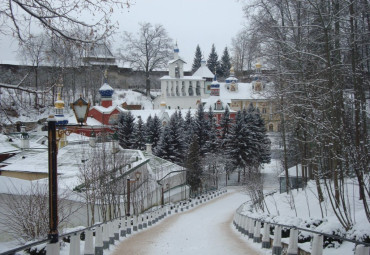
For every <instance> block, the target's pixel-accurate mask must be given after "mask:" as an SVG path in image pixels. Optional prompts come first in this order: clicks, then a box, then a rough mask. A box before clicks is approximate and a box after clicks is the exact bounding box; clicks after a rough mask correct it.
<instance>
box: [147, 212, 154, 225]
mask: <svg viewBox="0 0 370 255" xmlns="http://www.w3.org/2000/svg"><path fill="white" fill-rule="evenodd" d="M152 219H153V213H152V212H150V213H149V215H148V226H151V225H152Z"/></svg>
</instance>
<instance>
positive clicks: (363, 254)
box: [355, 244, 370, 255]
mask: <svg viewBox="0 0 370 255" xmlns="http://www.w3.org/2000/svg"><path fill="white" fill-rule="evenodd" d="M369 254H370V247H369V246H365V245H362V244H359V245H357V246H356V250H355V255H369Z"/></svg>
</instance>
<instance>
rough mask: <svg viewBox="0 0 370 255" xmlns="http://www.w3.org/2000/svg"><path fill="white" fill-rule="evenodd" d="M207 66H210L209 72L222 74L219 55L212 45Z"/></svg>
mask: <svg viewBox="0 0 370 255" xmlns="http://www.w3.org/2000/svg"><path fill="white" fill-rule="evenodd" d="M207 66H208V68H209V70H211V72H213V73H215V74H217V75H219V73H220V63H219V61H218V55H217V52H216V48H215V45H214V44H212V49H211V53H210V54H209V56H208V60H207Z"/></svg>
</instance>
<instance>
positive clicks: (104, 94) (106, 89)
mask: <svg viewBox="0 0 370 255" xmlns="http://www.w3.org/2000/svg"><path fill="white" fill-rule="evenodd" d="M113 93H114V89H113V88H112V87H111V86H110V85H109V84H108V71H107V70H105V72H104V82H103V85H102V86H101V87H100V89H99V94H100V98H101V106H103V107H104V108H108V107H111V106H112V105H113V103H112V96H113Z"/></svg>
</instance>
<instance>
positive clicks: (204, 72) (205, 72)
mask: <svg viewBox="0 0 370 255" xmlns="http://www.w3.org/2000/svg"><path fill="white" fill-rule="evenodd" d="M193 76H197V77H202V78H213V77H214V76H215V75H214V74H213V73H212V72H211V71H210V70H209V69H208V67H207V66H206V65H201V66H200V67H199V68H198V70H197V71H196V72H195V73H194V74H193Z"/></svg>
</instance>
